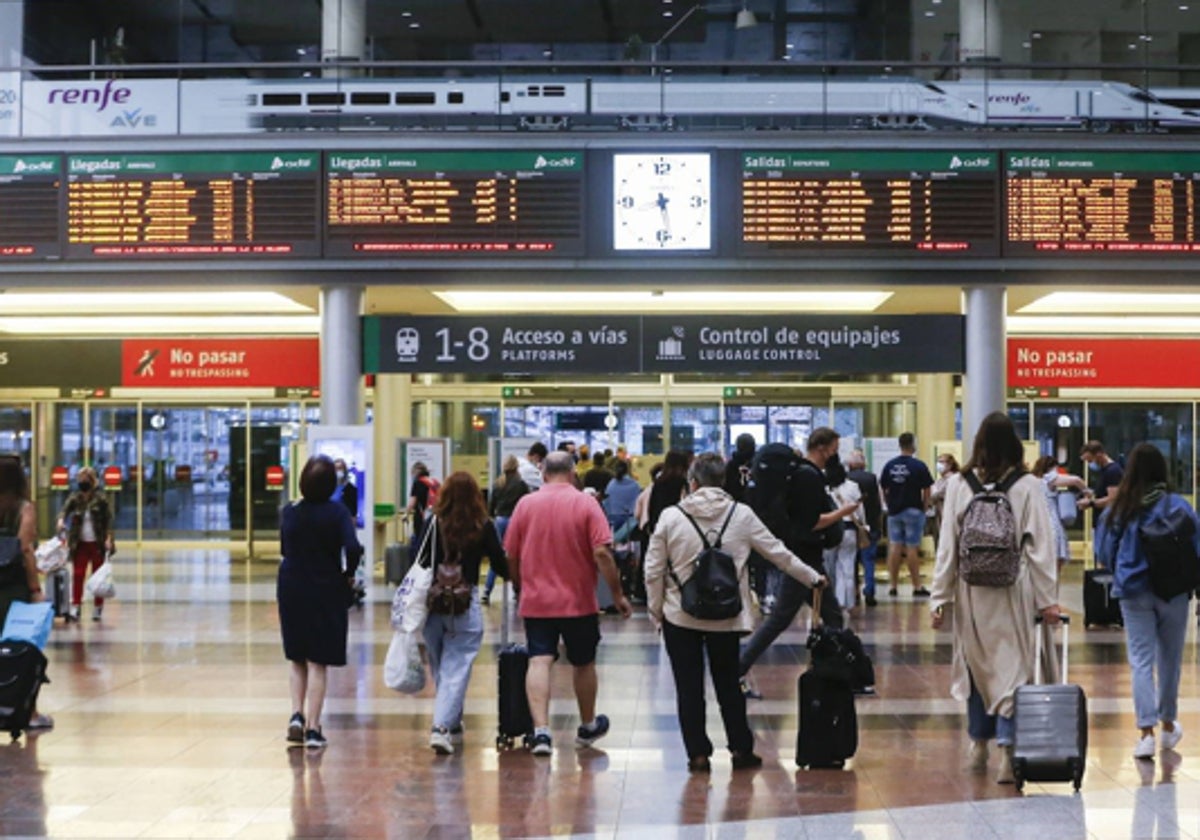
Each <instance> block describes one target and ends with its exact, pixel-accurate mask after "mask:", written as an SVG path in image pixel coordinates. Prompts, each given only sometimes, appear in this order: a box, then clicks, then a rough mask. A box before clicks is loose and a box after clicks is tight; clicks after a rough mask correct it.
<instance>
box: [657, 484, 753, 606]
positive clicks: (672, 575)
mask: <svg viewBox="0 0 1200 840" xmlns="http://www.w3.org/2000/svg"><path fill="white" fill-rule="evenodd" d="M737 506H738V503H737V502H734V503H733V504H731V505H730V506H729V513H727V514H725V521H724V522H723V523H721V530H720V531H719V532H718V533H717V541H716V542H715V543H712V544H711V545H710V544H709V542H708V537H706V536H704V531H703V530H701V528H700V524H699V523H698V522H697V521H696V520H695V519H693V518H692V517H691V515H690V514H689V513H688V512H687V511H686V510H684V509H683V508H681V507H680V508H679V512H680V513H682V514H683V516H684V518H685V519H686V520H687V521H688V522H691V523H692V527H693V528H695V529H696V533H697V534H699V536H700V544H701V546H702V547H701V549H700V551H701V552H705V551H708V550H709V549H713V548H720V547H721V538H722V537H724V536H725V529H726V528H728V527H729V520H730V519H733V512H734V511H735V510H736V509H737ZM676 507H678V505H676ZM666 559H667V575H668V576H669V577H670V578H671V580H672V581H674V582H675V588H676V589H678V590H680V591H681V592H682V591H683V584H682V583H680V581H679V576H678V575H676V574H675V568H674V567H673V566H672V565H671V555H670V554H667V557H666Z"/></svg>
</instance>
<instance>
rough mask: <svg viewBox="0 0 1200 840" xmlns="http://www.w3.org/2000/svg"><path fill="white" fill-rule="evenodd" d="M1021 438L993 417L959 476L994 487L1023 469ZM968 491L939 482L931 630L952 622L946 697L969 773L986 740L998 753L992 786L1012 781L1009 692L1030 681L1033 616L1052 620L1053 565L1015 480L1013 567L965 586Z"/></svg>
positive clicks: (1030, 481)
mask: <svg viewBox="0 0 1200 840" xmlns="http://www.w3.org/2000/svg"><path fill="white" fill-rule="evenodd" d="M1023 460H1024V450H1023V447H1022V446H1021V439H1020V438H1019V437H1017V432H1016V429H1015V428H1014V427H1013V424H1012V421H1011V420H1009V418H1008V416H1007V415H1005V414H1003V413H1001V412H998V411H997V412H993V413H992V414H989V415H988V416H987V417H986V418H984V420H983V423H981V424H980V426H979V433H978V434H977V435H976V436H975V445H974V451H973V452H972V453H971V460H970V461H969V462H968V463H967V464H966V466H964V467H963V472H964V473H965V472H967V471H968V470H974V471H975V474H976V476H978V478H979V481H980V482H981V483H982V484H984V485H985V486H986V485H989V484H994V483H997V482H1000V481H1002V480H1003V479H1004V478H1006V477H1007V476H1008V475H1009V474H1010V473H1011V472H1012V471H1013V470H1021V471H1023V470H1024V466H1023V464H1022V462H1023ZM973 496H974V493H973V492H972V490H971V487H970V485H969V484H967V482H966V480H965V479H964V478H963V477H962V476H961V475H959V476H955V477H953V478H951V479H950V480H949V482H947V486H946V502H945V506H944V508H943V517H942V533H941V539H940V540H939V541H938V552H937V564H936V566H935V567H934V572H933V593H932V597H931V599H930V608H931V609H932V610H933V627H934V629H935V630H936V629H938V628H940V627H942V625H943V624H944V623H945V614H946V612H951V613H953V616H954V628H953V629H954V659H953V663H952V668H951V679H952V682H951V687H950V694H951V696H953V697H954V698H956V699H958V700H966V701H967V718H968V726H967V728H968V732H969V734H970V736H971V742H972V744H971V759H972V764H973V766H974V768H975V769H977V770H982V769H983V768H984V767H986V763H987V742H988V740H989V739H990V738H991V737H993V735H994V736H995V738H996V744H997V746H999V747H1000V748H1001V754H1002V755H1001V762H1000V768H999V771H998V773H997V776H996V781H997V782H1000V783H1002V784H1003V783H1008V782H1012V781H1013V777H1012V764H1011V750H1012V739H1013V731H1014V727H1013V694H1014V693H1015V692H1016V690H1017V688H1018V687H1019V686H1022V685H1026V684H1028V683H1032V682H1033V681H1034V664H1035V663H1034V652H1035V647H1034V644H1035V638H1036V637H1035V636H1034V633H1035V628H1036V624H1035V618H1036V616H1037V615H1038V614H1039V613H1040V614H1041V615H1042V617H1043V618H1044V619H1045V621H1046V623H1047V624H1057V623H1058V620H1059V610H1058V603H1057V601H1058V598H1057V579H1058V565H1057V561H1056V558H1055V550H1054V531H1053V529H1052V527H1051V525H1050V517H1049V511H1048V510H1047V508H1046V500H1045V490H1044V489H1043V487H1042V483H1041V481H1040V480H1039V479H1037V478H1034V477H1033V476H1032V475H1028V474H1026V475H1023V476H1022V477H1021V478H1019V479H1017V481H1016V483H1015V484H1013V485H1012V487H1011V488H1010V489H1009V491H1008V498H1009V502H1010V503H1011V505H1012V510H1013V515H1014V517H1015V518H1016V525H1017V533H1018V535H1019V538H1020V543H1021V566H1020V570H1019V572H1018V574H1017V579H1016V581H1015V582H1014V583H1013V584H1012V585H1011V586H971V585H970V584H968V583H966V582H965V581H963V580H962V579H961V578H960V577H959V574H958V540H959V527H960V524H961V519H962V516H963V514H964V513H965V511H966V508H967V504H968V503H969V502H970V501H971V498H972V497H973Z"/></svg>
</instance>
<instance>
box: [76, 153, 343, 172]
mask: <svg viewBox="0 0 1200 840" xmlns="http://www.w3.org/2000/svg"><path fill="white" fill-rule="evenodd" d="M320 161H321V157H320V155H319V154H318V153H317V152H267V153H257V152H256V153H237V154H234V153H224V152H194V153H187V154H167V155H72V156H70V157H68V158H67V172H68V174H70V175H137V174H139V173H144V174H150V175H164V174H171V173H178V174H181V175H187V174H190V173H210V172H221V173H231V174H232V173H235V172H254V173H267V172H270V173H275V174H286V173H289V172H297V173H307V174H311V173H315V172H318V171H319V170H320Z"/></svg>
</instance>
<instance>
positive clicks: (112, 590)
mask: <svg viewBox="0 0 1200 840" xmlns="http://www.w3.org/2000/svg"><path fill="white" fill-rule="evenodd" d="M83 591H84V592H86V593H87V596H88V597H89V598H116V597H117V587H116V584H114V583H113V573H112V561H111V560H108V561H105V563H104V565H103V566H101V567H100V568H98V569H96V571H94V572H92V573H91V575H90V576H89V577H88V579H87V581H86V582H85V583H84V584H83Z"/></svg>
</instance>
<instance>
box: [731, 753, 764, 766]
mask: <svg viewBox="0 0 1200 840" xmlns="http://www.w3.org/2000/svg"><path fill="white" fill-rule="evenodd" d="M753 767H762V758H761V757H760V756H758V755H756V754H754V753H752V752H748V753H736V752H735V753H734V754H733V769H734V770H749V769H751V768H753Z"/></svg>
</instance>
